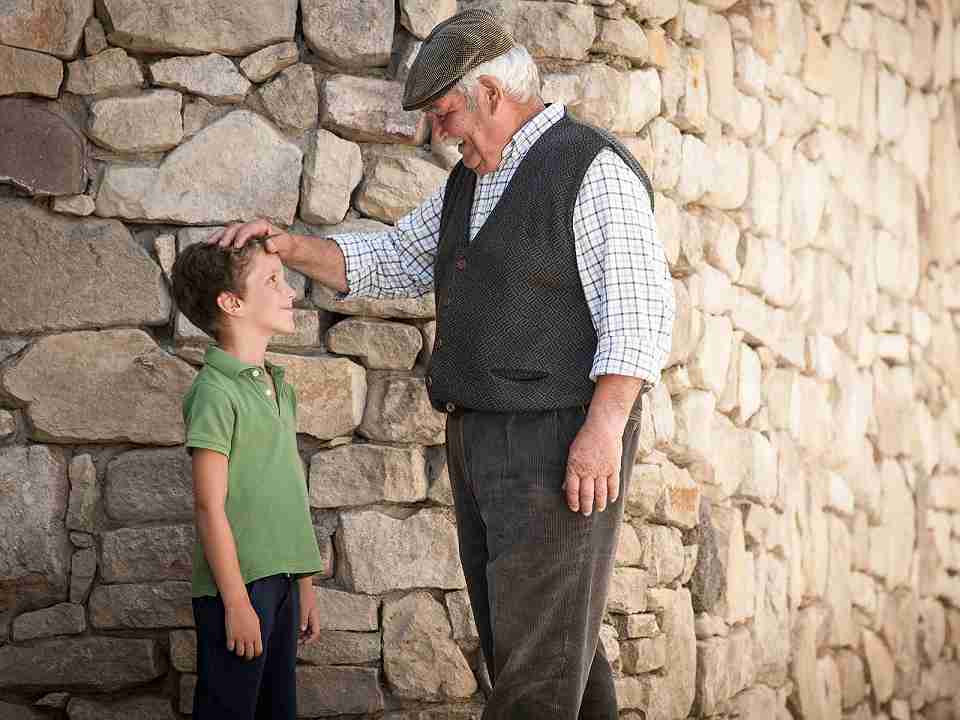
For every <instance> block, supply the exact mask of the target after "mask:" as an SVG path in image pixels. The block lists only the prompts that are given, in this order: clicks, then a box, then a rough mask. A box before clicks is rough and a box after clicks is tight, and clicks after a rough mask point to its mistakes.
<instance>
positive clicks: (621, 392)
mask: <svg viewBox="0 0 960 720" xmlns="http://www.w3.org/2000/svg"><path fill="white" fill-rule="evenodd" d="M642 384H643V380H641V379H640V378H636V377H630V376H628V375H601V376H600V377H598V378H597V382H596V385H595V387H594V389H593V399H592V400H591V401H590V412H589V413H588V415H587V421H588V422H590V423H598V424H600V425H601V426H602V427H604V428H608V429H609V430H610V431H611V432H614V433H616V434H617V435H622V434H623V430H624V428H625V427H626V426H627V420H628V419H629V417H630V411H631V410H632V409H633V404H634V402H635V401H636V399H637V395H638V394H639V392H640V387H641V385H642Z"/></svg>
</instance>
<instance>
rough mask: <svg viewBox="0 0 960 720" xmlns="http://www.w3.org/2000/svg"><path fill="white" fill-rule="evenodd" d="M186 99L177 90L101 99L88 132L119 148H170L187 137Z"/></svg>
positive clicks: (93, 108)
mask: <svg viewBox="0 0 960 720" xmlns="http://www.w3.org/2000/svg"><path fill="white" fill-rule="evenodd" d="M98 57H102V55H101V56H98ZM182 102H183V101H182V97H181V95H180V93H178V92H174V91H173V90H152V91H148V92H145V93H143V94H142V95H138V96H130V97H116V98H104V99H102V100H97V101H96V102H94V103H93V104H92V105H91V106H90V126H89V128H88V129H87V132H88V133H89V134H90V137H91V139H93V141H94V142H95V143H97V144H98V145H100V146H102V147H105V148H107V149H109V150H116V151H118V152H130V153H138V152H159V151H162V150H169V149H170V148H172V147H176V146H177V144H178V143H179V142H180V140H181V139H182V138H183V117H182V115H181V106H182Z"/></svg>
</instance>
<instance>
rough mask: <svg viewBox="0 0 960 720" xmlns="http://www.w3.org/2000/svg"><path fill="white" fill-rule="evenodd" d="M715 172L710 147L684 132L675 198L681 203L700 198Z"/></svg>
mask: <svg viewBox="0 0 960 720" xmlns="http://www.w3.org/2000/svg"><path fill="white" fill-rule="evenodd" d="M679 124H680V125H681V126H683V124H682V123H679ZM715 172H716V164H715V162H714V158H713V153H712V152H711V150H710V148H709V147H708V146H707V145H706V144H705V143H704V142H703V141H702V140H701V139H700V138H698V137H696V136H695V135H687V134H685V135H684V136H683V144H682V149H681V154H680V177H679V180H678V182H677V187H676V189H675V192H676V197H677V200H679V201H680V202H681V203H694V202H697V201H698V200H700V199H701V198H702V197H703V195H704V193H706V192H707V191H708V190H710V187H711V185H712V183H713V179H714V174H715Z"/></svg>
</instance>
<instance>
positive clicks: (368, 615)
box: [314, 587, 380, 633]
mask: <svg viewBox="0 0 960 720" xmlns="http://www.w3.org/2000/svg"><path fill="white" fill-rule="evenodd" d="M314 593H315V594H316V597H317V609H318V610H319V611H320V629H321V630H341V631H355V632H361V633H367V632H372V631H374V630H377V629H379V627H380V624H379V619H378V612H379V609H380V601H379V600H378V599H377V598H373V597H370V596H369V595H359V594H357V595H355V594H353V593H347V592H343V591H342V590H335V589H334V588H326V587H315V588H314Z"/></svg>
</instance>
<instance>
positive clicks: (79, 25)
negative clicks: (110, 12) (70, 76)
mask: <svg viewBox="0 0 960 720" xmlns="http://www.w3.org/2000/svg"><path fill="white" fill-rule="evenodd" d="M92 15H93V0H31V2H23V1H22V0H16V1H15V2H11V3H6V4H5V5H4V6H3V14H2V15H0V43H2V44H4V45H11V46H13V47H18V48H25V49H27V50H39V51H40V52H44V53H49V54H50V55H56V56H57V57H59V58H63V59H67V60H69V59H70V58H73V57H75V56H76V54H77V51H78V50H79V49H80V38H81V37H83V28H84V26H85V25H86V24H87V20H88V19H89V18H90V17H91V16H92Z"/></svg>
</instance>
